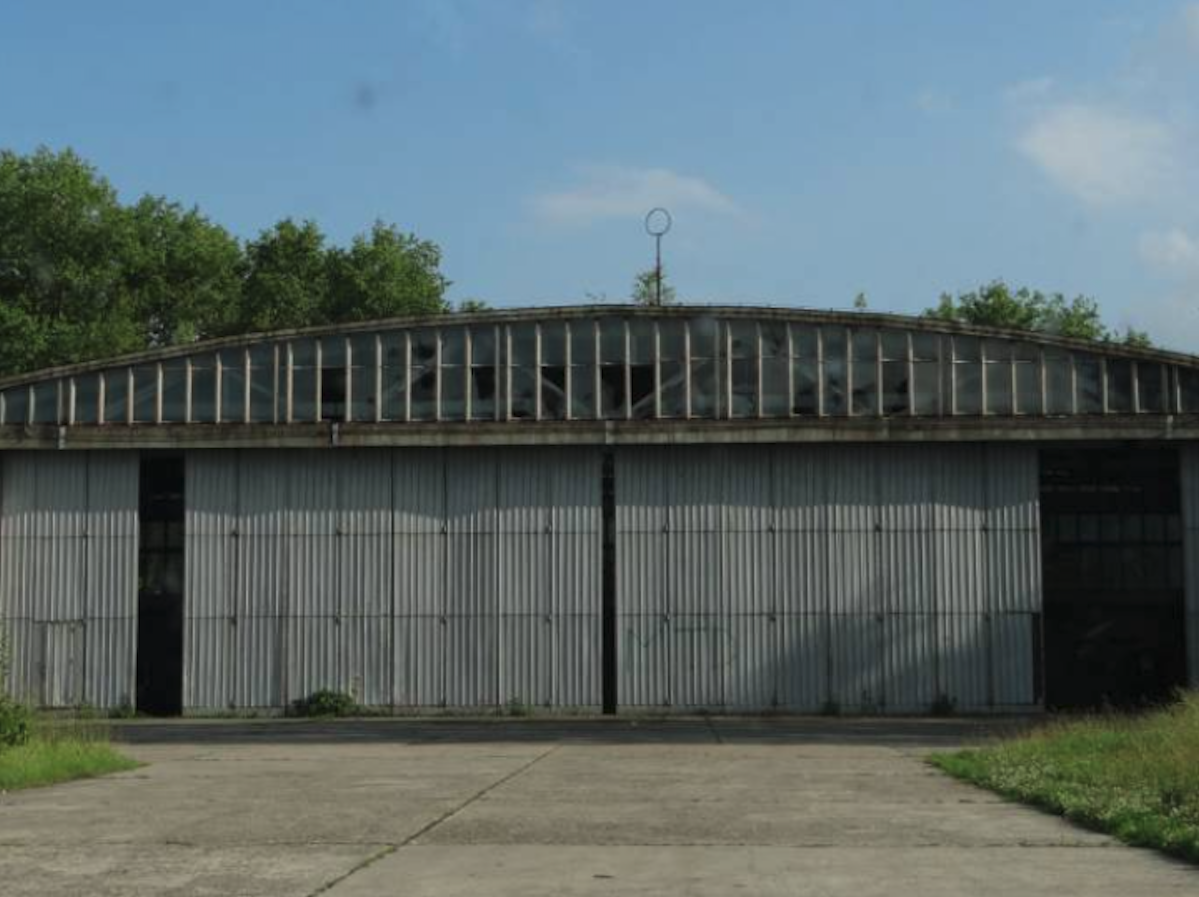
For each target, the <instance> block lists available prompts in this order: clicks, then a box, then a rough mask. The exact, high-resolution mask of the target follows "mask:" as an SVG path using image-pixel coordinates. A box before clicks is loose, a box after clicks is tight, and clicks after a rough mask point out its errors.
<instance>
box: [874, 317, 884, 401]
mask: <svg viewBox="0 0 1199 897" xmlns="http://www.w3.org/2000/svg"><path fill="white" fill-rule="evenodd" d="M886 410H887V405H886V401H885V398H884V396H883V332H882V331H881V330H876V331H874V412H875V414H877V415H878V416H879V417H882V416H883V415H884V414H885V413H886Z"/></svg>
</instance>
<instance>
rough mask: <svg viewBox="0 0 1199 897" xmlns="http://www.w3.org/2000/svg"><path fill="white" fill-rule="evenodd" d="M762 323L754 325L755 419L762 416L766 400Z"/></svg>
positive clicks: (758, 322)
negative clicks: (763, 374) (763, 375)
mask: <svg viewBox="0 0 1199 897" xmlns="http://www.w3.org/2000/svg"><path fill="white" fill-rule="evenodd" d="M762 348H763V342H762V322H761V321H757V322H756V323H755V324H754V411H755V414H754V417H761V416H762V405H763V403H764V402H765V400H766V390H765V384H764V382H763V377H762Z"/></svg>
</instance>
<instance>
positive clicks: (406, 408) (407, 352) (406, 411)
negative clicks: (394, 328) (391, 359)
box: [404, 330, 412, 421]
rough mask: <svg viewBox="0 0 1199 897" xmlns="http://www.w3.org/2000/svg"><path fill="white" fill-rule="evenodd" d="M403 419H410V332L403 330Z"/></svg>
mask: <svg viewBox="0 0 1199 897" xmlns="http://www.w3.org/2000/svg"><path fill="white" fill-rule="evenodd" d="M404 420H405V421H410V420H412V332H411V331H408V330H405V331H404Z"/></svg>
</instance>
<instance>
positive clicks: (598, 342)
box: [591, 318, 604, 420]
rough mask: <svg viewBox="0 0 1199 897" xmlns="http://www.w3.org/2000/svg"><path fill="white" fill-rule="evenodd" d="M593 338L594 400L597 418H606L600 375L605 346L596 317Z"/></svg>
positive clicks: (593, 322)
mask: <svg viewBox="0 0 1199 897" xmlns="http://www.w3.org/2000/svg"><path fill="white" fill-rule="evenodd" d="M591 327H592V339H593V340H594V341H595V358H594V359H593V361H592V364H591V376H592V379H593V380H594V381H595V389H594V390H593V392H594V397H593V401H594V403H595V419H596V420H603V419H604V400H603V385H604V384H603V377H602V376H601V375H600V368H601V366H602V362H603V359H602V358H601V357H600V350H601V349H602V348H603V340H602V339H601V338H600V322H599V318H596V319H595V320H593V321H592V322H591Z"/></svg>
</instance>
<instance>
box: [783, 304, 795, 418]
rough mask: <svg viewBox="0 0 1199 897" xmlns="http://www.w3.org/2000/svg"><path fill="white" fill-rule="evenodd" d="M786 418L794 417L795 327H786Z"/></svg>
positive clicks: (790, 325)
mask: <svg viewBox="0 0 1199 897" xmlns="http://www.w3.org/2000/svg"><path fill="white" fill-rule="evenodd" d="M786 327H787V347H786V349H784V351H785V352H786V353H787V417H794V416H795V333H794V328H795V325H794V324H792V323H790V322H788V323H787V325H786Z"/></svg>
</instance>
